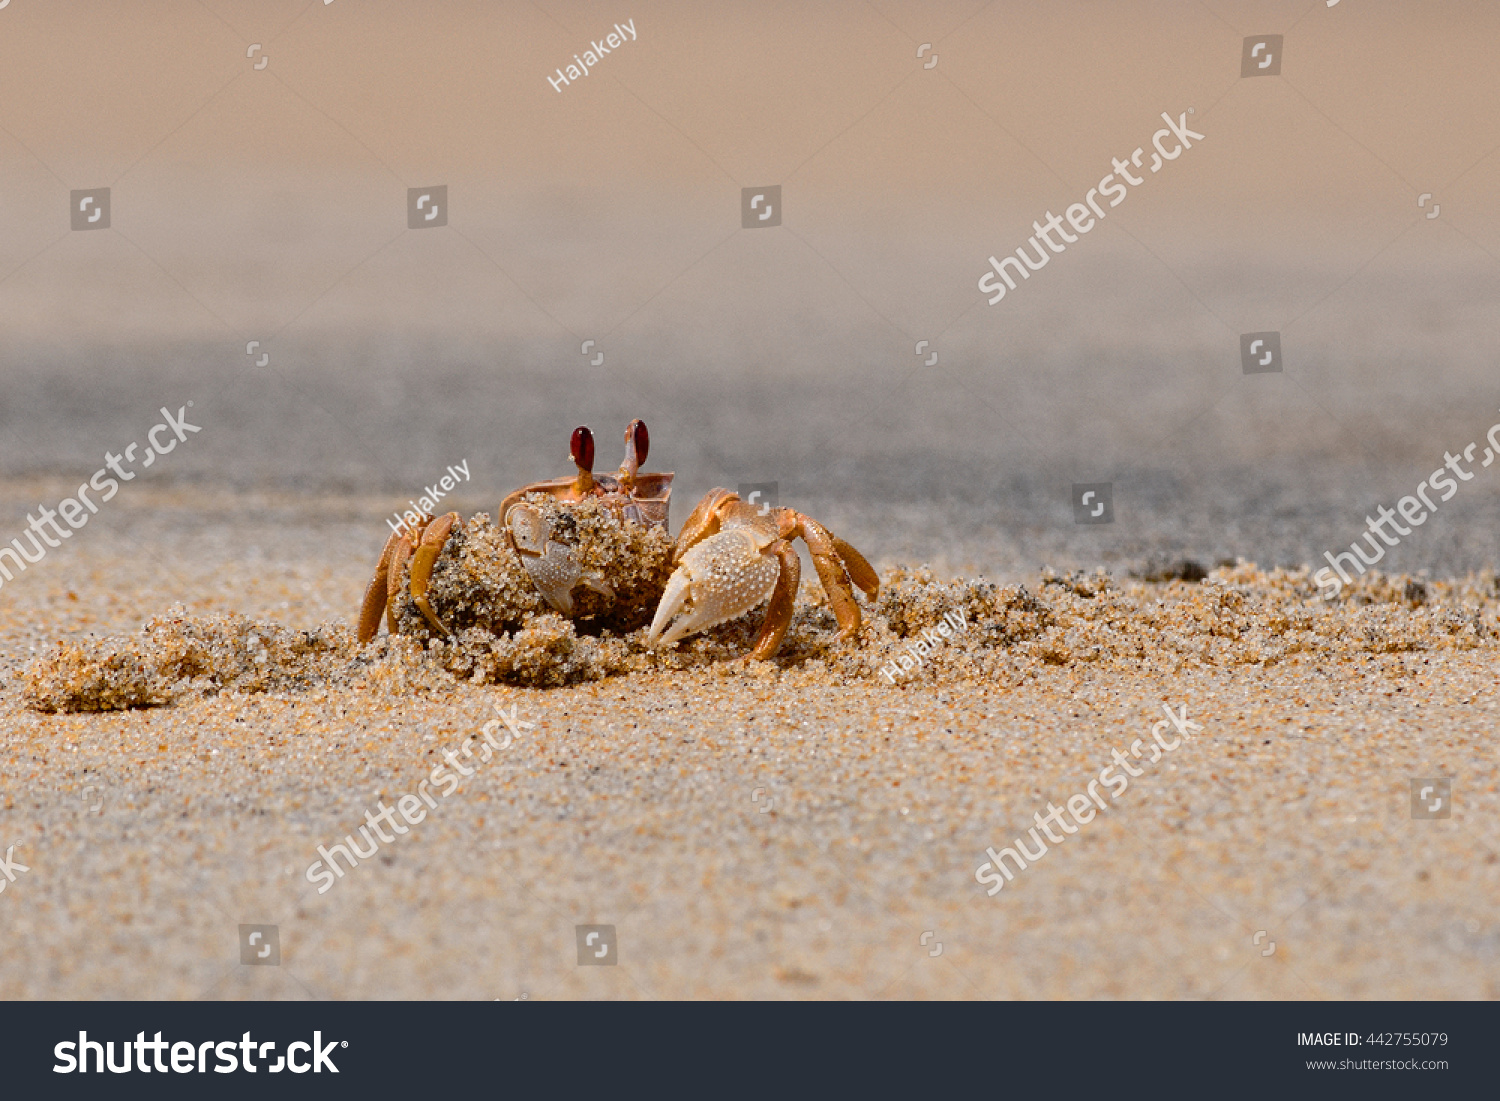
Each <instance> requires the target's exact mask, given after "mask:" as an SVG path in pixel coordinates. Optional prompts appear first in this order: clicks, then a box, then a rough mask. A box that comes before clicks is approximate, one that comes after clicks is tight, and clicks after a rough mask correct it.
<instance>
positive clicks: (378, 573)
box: [356, 531, 401, 646]
mask: <svg viewBox="0 0 1500 1101" xmlns="http://www.w3.org/2000/svg"><path fill="white" fill-rule="evenodd" d="M399 542H401V533H400V532H399V531H395V532H392V533H391V537H390V538H389V539H387V540H386V541H385V547H384V548H383V549H382V550H381V552H380V561H379V562H378V563H377V564H376V566H375V576H374V577H372V578H370V584H369V585H368V586H366V588H365V599H364V603H363V604H361V605H360V609H359V634H358V635H357V636H356V637H358V639H359V644H360V645H361V646H363V645H364V644H365V643H367V642H369V641H370V640H371V639H372V638H374V637H375V633H376V632H377V631H379V630H380V616H381V614H382V613H383V612H384V611H385V607H386V604H387V602H388V601H389V600H390V594H389V592H388V591H387V589H386V586H387V583H388V582H387V578H388V577H389V576H390V568H391V558H392V556H393V554H394V552H395V550H396V544H397V543H399Z"/></svg>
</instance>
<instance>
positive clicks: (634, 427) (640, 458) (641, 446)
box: [630, 421, 651, 463]
mask: <svg viewBox="0 0 1500 1101" xmlns="http://www.w3.org/2000/svg"><path fill="white" fill-rule="evenodd" d="M630 433H631V436H632V437H634V440H635V461H636V462H638V463H643V462H645V461H646V452H647V451H649V450H650V449H651V434H650V433H649V432H647V431H646V422H645V421H631V422H630Z"/></svg>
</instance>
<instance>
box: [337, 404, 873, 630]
mask: <svg viewBox="0 0 1500 1101" xmlns="http://www.w3.org/2000/svg"><path fill="white" fill-rule="evenodd" d="M649 446H650V437H649V435H648V434H647V431H646V425H645V424H644V422H642V421H639V420H636V421H632V422H631V423H630V426H629V427H628V428H627V429H626V430H625V460H624V462H622V463H621V465H620V469H619V470H618V471H616V472H615V473H614V474H613V475H609V474H599V475H596V474H594V473H593V466H594V438H593V435H592V433H591V432H590V431H589V430H588V428H586V427H580V428H577V429H575V430H574V432H573V436H572V441H571V446H570V448H569V453H570V456H571V458H572V461H573V464H574V466H575V468H576V473H575V474H574V475H572V476H571V477H562V478H554V479H552V480H550V481H545V482H536V483H533V484H531V485H527V486H523V487H522V488H520V489H518V490H516V491H515V492H514V493H511V494H510V495H509V496H507V497H506V498H505V500H504V501H502V502H501V504H500V508H499V510H498V511H497V513H496V515H497V517H498V518H499V521H500V528H501V530H502V531H503V533H504V542H505V547H504V548H500V549H501V553H502V554H503V551H504V550H505V549H508V550H509V551H510V552H512V553H513V554H514V555H515V556H516V558H518V559H519V561H520V563H521V565H522V566H524V567H525V576H526V577H527V578H529V581H530V584H531V585H532V586H533V587H534V588H535V591H536V592H537V593H538V594H539V595H540V596H541V598H542V600H543V601H545V602H546V605H547V606H548V607H550V608H552V609H553V610H555V611H557V612H558V613H560V614H562V615H564V616H567V617H569V618H574V617H576V616H579V615H587V614H590V613H589V609H594V610H597V609H598V608H600V607H601V606H608V604H609V603H610V602H612V601H613V600H614V598H615V585H614V584H612V578H611V570H610V568H609V565H608V564H606V565H605V568H602V569H600V568H592V569H591V568H587V567H585V566H584V565H583V564H581V563H580V561H579V551H578V548H577V547H575V546H574V545H572V544H570V542H569V541H568V537H569V535H570V534H571V533H572V530H571V529H572V528H573V525H574V516H575V514H576V515H578V516H580V517H581V516H582V513H579V512H578V509H579V508H580V507H582V508H585V509H593V510H594V511H595V513H596V514H597V512H598V511H599V510H602V511H603V512H605V513H607V514H608V516H609V517H611V518H612V520H611V522H612V523H613V522H618V524H622V525H629V526H634V528H637V529H657V528H659V529H661V531H662V532H666V530H667V511H668V507H669V504H670V500H671V495H672V479H673V477H674V475H672V474H648V473H643V472H641V470H640V465H641V463H643V462H644V461H645V459H646V454H647V451H648V448H649ZM463 527H464V525H463V521H462V520H461V519H460V517H459V515H458V513H456V512H451V513H448V514H447V515H445V516H441V517H436V518H434V517H432V516H427V515H424V516H422V517H421V518H420V519H419V520H418V522H417V523H416V524H415V525H413V526H412V527H411V528H409V529H407V530H405V531H402V532H398V533H395V534H393V535H392V536H391V537H390V538H389V539H388V540H386V544H385V547H384V549H383V550H382V551H381V555H380V561H379V563H378V565H377V566H376V568H375V575H374V577H373V578H371V580H370V584H369V587H368V588H367V589H366V591H365V597H364V602H363V605H362V606H361V609H360V616H359V627H358V639H359V642H360V644H361V645H363V644H364V643H367V642H369V641H370V640H371V639H373V638H374V637H375V635H376V633H377V632H378V631H379V629H380V620H381V616H382V613H384V616H385V619H386V623H387V627H388V629H389V630H390V632H391V633H392V634H397V633H399V631H400V627H399V624H398V617H397V606H398V604H399V603H400V602H401V600H402V597H403V594H404V593H405V594H409V595H410V598H411V602H412V604H414V605H415V606H416V608H417V609H418V610H419V611H420V612H421V615H422V618H423V619H424V620H425V621H426V623H427V624H428V625H429V626H430V627H431V628H432V629H435V630H436V632H437V633H438V634H439V635H441V636H444V637H447V636H449V635H451V633H452V632H450V631H449V629H448V627H447V626H446V625H445V624H444V622H443V620H442V619H441V618H440V616H439V613H438V610H437V609H436V608H435V607H433V605H432V602H431V599H430V596H431V593H432V580H433V571H434V568H435V566H436V565H437V563H438V560H439V558H440V556H442V554H443V549H444V547H445V546H446V545H447V544H448V542H449V539H450V537H451V536H453V535H454V533H455V532H457V531H462V530H463ZM657 538H660V537H657ZM798 538H800V539H802V540H803V542H804V543H806V544H807V547H808V550H809V552H810V553H811V555H812V560H813V565H814V567H815V568H816V570H817V573H818V578H819V580H820V581H821V583H822V586H823V590H824V592H825V593H826V594H827V597H828V602H829V606H830V607H831V608H832V610H833V613H834V617H835V618H836V620H837V621H838V625H839V631H838V634H837V638H838V639H839V640H844V639H848V638H852V637H853V636H854V635H855V634H856V633H858V631H859V628H860V624H861V622H862V618H861V615H860V610H859V603H858V601H857V600H856V598H855V596H854V589H855V587H858V588H859V589H860V590H861V591H863V592H864V593H865V595H866V596H867V597H868V598H869V599H871V600H873V599H875V597H876V595H877V593H878V592H879V580H878V578H877V577H876V574H875V571H874V569H873V568H871V566H870V564H869V563H868V562H867V561H866V560H865V558H864V556H863V555H861V554H860V553H859V551H857V550H855V549H854V548H853V547H852V546H850V545H849V544H848V543H846V542H844V541H843V540H842V539H839V538H838V537H837V536H835V535H834V534H833V533H832V532H830V531H829V530H828V529H827V528H825V527H824V526H823V525H822V524H820V523H818V521H816V520H814V519H813V518H812V517H810V516H806V515H804V514H802V513H800V512H797V511H795V510H794V509H790V508H771V507H769V506H764V505H763V506H760V507H759V508H757V507H756V506H755V505H752V504H747V503H745V502H743V501H741V500H740V498H739V496H738V495H737V494H735V493H731V492H730V491H729V490H727V489H715V490H712V491H711V492H710V493H709V494H708V495H707V496H705V497H704V498H703V499H702V500H701V501H700V502H699V503H698V506H697V507H696V508H694V509H693V512H692V514H691V515H690V516H689V517H688V519H687V523H686V524H685V525H684V526H683V528H682V531H681V532H680V533H679V534H678V537H677V539H676V541H675V542H674V543H671V544H670V549H669V551H668V550H667V547H666V545H665V540H662V541H661V542H660V543H658V544H656V546H658V547H661V549H662V553H661V555H660V558H661V561H660V565H661V566H662V569H661V571H660V572H658V573H656V574H654V575H652V576H654V580H653V581H652V582H651V588H650V591H649V593H647V596H648V597H649V599H650V602H651V603H654V604H655V606H656V611H655V615H654V617H653V618H652V619H651V621H650V626H649V629H648V630H647V633H646V643H647V645H648V646H652V647H657V648H663V649H665V648H668V647H671V646H674V645H676V643H677V642H679V641H680V640H682V639H684V638H686V637H688V636H689V635H694V634H698V633H700V632H702V631H706V630H708V629H709V628H710V627H714V626H717V625H718V624H720V623H725V622H727V621H729V620H732V619H736V618H738V617H740V616H742V615H744V614H745V613H746V612H749V611H751V610H752V609H754V608H755V607H757V606H759V605H760V604H762V603H764V602H765V601H766V599H767V597H769V598H770V604H769V606H768V610H767V612H766V618H765V621H764V623H763V624H762V625H761V628H760V632H759V634H758V635H757V636H756V638H755V641H754V643H753V645H752V647H751V651H750V654H749V656H750V657H751V658H753V659H765V658H769V657H771V656H772V655H774V654H775V653H776V651H777V650H778V649H779V648H780V646H781V642H782V639H783V638H784V637H785V635H786V632H787V628H788V627H789V626H790V625H791V621H792V611H793V607H794V604H795V601H796V596H797V587H798V583H799V581H800V578H801V566H800V563H799V561H798V558H797V551H796V548H795V547H794V546H793V543H792V541H793V540H794V539H798ZM652 553H653V554H654V553H656V552H655V551H653V552H652ZM627 557H628V556H627ZM408 563H409V564H410V574H409V577H408V575H407V572H406V571H407V566H408ZM626 565H629V566H631V567H639V566H640V565H641V563H630V562H625V563H622V562H621V561H620V560H619V559H618V558H616V559H615V560H614V566H615V577H614V581H615V582H618V581H619V580H620V575H621V574H624V573H627V572H634V573H637V574H638V573H639V572H640V570H639V569H638V568H635V569H634V570H633V571H631V570H626V569H625V568H624V567H625V566H626ZM668 566H669V567H671V571H672V572H671V574H670V576H667V577H665V582H664V583H663V581H662V577H663V576H664V575H665V572H666V568H667V567H668ZM580 587H581V588H582V589H583V590H584V592H583V593H579V592H578V590H579V589H580ZM580 597H581V598H582V599H581V600H580V599H579V598H580ZM527 599H531V598H527ZM411 614H415V613H411ZM411 622H413V621H411V620H408V624H410V623H411Z"/></svg>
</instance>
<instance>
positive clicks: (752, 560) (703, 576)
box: [646, 528, 781, 647]
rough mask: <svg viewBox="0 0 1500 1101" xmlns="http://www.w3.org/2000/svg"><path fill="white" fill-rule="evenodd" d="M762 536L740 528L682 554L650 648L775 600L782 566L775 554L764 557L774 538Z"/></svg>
mask: <svg viewBox="0 0 1500 1101" xmlns="http://www.w3.org/2000/svg"><path fill="white" fill-rule="evenodd" d="M763 538H764V537H759V538H758V537H757V534H756V533H755V532H752V531H750V530H746V529H744V528H737V529H735V530H732V531H725V532H720V533H719V534H718V535H714V536H710V537H709V538H707V539H705V540H703V542H701V543H699V544H697V545H696V546H694V547H693V548H692V549H691V550H689V551H688V552H687V553H686V554H685V555H683V557H682V563H681V564H680V565H679V566H678V567H677V569H675V570H674V571H673V572H672V576H671V578H670V579H669V580H668V581H667V588H666V591H665V592H664V593H663V594H662V598H661V603H660V604H659V605H657V608H656V618H655V619H653V620H652V621H651V629H650V631H649V632H648V633H647V635H646V644H647V645H648V646H661V647H667V646H671V645H673V644H674V643H676V642H677V641H678V640H680V639H683V638H686V637H687V636H688V635H694V634H697V633H698V632H699V631H706V630H708V628H710V627H713V626H716V625H717V624H720V623H723V622H725V621H726V620H730V619H734V618H736V617H737V616H742V615H744V614H745V613H746V612H748V611H749V610H750V609H751V608H754V607H755V606H756V605H757V604H760V603H761V602H762V601H764V600H765V599H766V597H768V596H770V595H771V592H772V590H773V589H774V588H775V587H776V579H777V577H778V576H779V574H780V570H781V567H780V562H779V559H778V558H777V557H776V556H775V555H768V554H766V553H765V547H766V545H768V544H769V543H770V542H771V541H772V540H773V539H774V536H772V537H771V538H770V539H764V541H763ZM679 613H681V615H680V616H679ZM674 618H675V619H676V622H673V619H674ZM669 623H671V627H670V628H668V626H667V625H668V624H669Z"/></svg>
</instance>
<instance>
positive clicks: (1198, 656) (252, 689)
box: [23, 524, 1500, 711]
mask: <svg viewBox="0 0 1500 1101" xmlns="http://www.w3.org/2000/svg"><path fill="white" fill-rule="evenodd" d="M497 538H498V533H496V532H495V531H494V529H493V528H492V527H489V526H488V525H487V524H481V525H471V528H470V531H469V532H468V533H467V534H466V536H465V537H464V538H461V539H458V540H455V542H454V544H453V545H452V546H450V548H449V549H448V551H447V552H446V553H445V556H444V562H445V563H446V565H440V567H439V569H438V570H437V571H436V573H435V575H434V581H435V586H434V589H435V601H434V602H435V604H436V606H437V607H438V608H439V609H440V612H441V613H442V614H444V615H445V616H446V615H450V614H451V615H452V616H453V620H452V622H451V623H450V625H451V626H453V627H454V629H455V632H456V633H455V634H454V635H453V636H452V637H450V638H448V639H442V638H437V637H430V636H428V632H426V631H425V630H424V629H422V628H424V627H425V624H424V623H423V621H422V620H421V617H420V614H419V613H417V612H416V611H415V609H414V608H412V607H411V606H410V602H409V601H407V602H405V603H404V605H403V608H402V610H401V623H402V626H403V628H404V629H410V630H412V631H413V634H412V636H410V637H397V638H392V637H389V636H381V637H380V638H377V639H376V640H375V641H373V642H372V643H370V644H369V645H368V646H366V647H364V648H363V649H361V648H360V647H358V646H357V644H356V643H355V641H354V639H353V636H352V634H351V632H350V630H349V629H348V627H347V626H345V625H343V624H339V623H330V624H325V625H323V626H321V627H319V628H318V629H316V630H314V631H305V632H304V631H291V630H288V629H286V628H284V627H280V626H278V625H276V624H266V623H255V622H251V621H250V620H248V619H246V618H244V617H242V616H237V615H227V616H209V617H190V616H187V615H185V614H181V612H180V610H179V611H178V612H176V613H172V612H169V613H168V614H167V615H165V616H159V617H157V618H155V619H153V620H151V622H150V623H148V624H147V625H146V626H145V628H144V629H143V630H142V631H141V633H140V634H138V635H132V636H126V637H115V638H106V639H88V640H85V641H82V642H77V641H69V642H61V643H58V644H57V645H56V647H54V649H53V650H52V651H51V652H49V653H47V654H44V655H43V656H41V657H39V658H38V659H37V660H35V661H34V662H33V663H32V664H31V665H30V666H29V667H28V669H27V670H26V672H25V674H24V678H23V679H24V684H25V701H26V705H27V706H28V707H30V708H32V709H34V710H39V711H105V710H116V709H124V708H133V707H151V706H162V705H167V704H171V703H174V702H177V701H180V700H187V699H192V698H201V697H203V696H208V695H216V694H220V693H231V694H234V693H240V694H249V693H264V692H271V691H290V692H298V691H306V690H308V689H310V688H313V687H315V686H320V685H330V684H333V685H341V686H347V687H350V688H353V689H355V690H381V691H392V692H405V693H409V692H412V691H434V692H441V691H442V690H443V687H444V685H445V684H452V678H453V677H458V678H462V679H464V680H467V681H471V682H474V683H481V684H485V683H491V684H514V685H523V686H530V687H552V686H561V685H568V684H576V683H581V682H585V681H591V680H598V679H601V678H604V677H611V676H622V675H631V674H645V673H662V672H671V671H674V670H686V669H693V668H701V667H704V666H721V667H722V668H723V670H724V672H725V675H743V676H764V675H765V674H766V672H767V670H768V669H771V670H775V669H780V670H784V671H800V673H801V674H802V675H804V676H807V677H812V678H816V679H820V680H827V681H828V682H829V683H833V684H840V685H848V686H852V685H855V684H858V683H861V682H865V683H879V684H888V683H894V684H929V685H941V684H945V683H965V682H973V681H976V680H978V681H984V682H999V683H1002V684H1009V685H1017V684H1020V683H1022V682H1023V681H1024V680H1026V679H1028V678H1029V677H1032V676H1035V675H1036V672H1037V671H1038V670H1039V669H1040V668H1042V667H1045V666H1073V665H1083V664H1093V665H1097V666H1102V667H1107V668H1112V669H1120V670H1133V671H1137V672H1161V673H1168V674H1175V673H1180V672H1181V671H1183V670H1184V669H1185V668H1192V667H1234V666H1262V667H1265V666H1272V665H1276V664H1278V663H1283V662H1295V661H1306V660H1329V659H1339V658H1345V657H1350V656H1354V655H1359V654H1369V653H1394V652H1402V651H1443V650H1470V649H1475V648H1493V647H1496V637H1497V634H1496V632H1497V630H1500V619H1497V611H1500V589H1497V583H1496V579H1495V577H1494V576H1492V575H1490V574H1487V573H1486V574H1481V575H1478V576H1471V577H1469V578H1467V579H1464V580H1461V581H1452V582H1433V581H1428V580H1425V579H1421V578H1413V577H1407V576H1391V577H1386V576H1383V575H1380V574H1377V573H1371V574H1368V575H1366V576H1365V577H1363V578H1360V579H1358V580H1357V581H1356V582H1355V583H1354V584H1353V585H1351V586H1349V587H1347V588H1346V589H1345V590H1344V592H1343V593H1342V594H1341V596H1340V597H1339V599H1338V600H1336V601H1334V602H1331V603H1329V602H1324V601H1322V600H1320V599H1319V598H1318V596H1317V587H1316V586H1315V585H1314V584H1313V583H1312V581H1311V579H1310V577H1309V576H1308V573H1307V571H1306V570H1294V571H1286V570H1276V571H1271V572H1266V571H1262V570H1259V569H1258V568H1256V567H1255V566H1254V565H1252V564H1247V563H1241V564H1239V565H1236V566H1233V567H1226V568H1221V569H1217V570H1214V571H1212V572H1211V573H1209V574H1208V576H1207V577H1206V578H1204V579H1202V580H1201V581H1183V580H1171V581H1168V582H1165V583H1154V582H1144V581H1132V582H1129V583H1126V584H1124V585H1123V586H1122V585H1120V584H1117V583H1116V582H1115V581H1114V580H1113V579H1112V578H1110V577H1109V576H1108V575H1106V574H1104V573H1102V572H1101V573H1097V574H1093V575H1085V574H1081V573H1080V574H1072V575H1066V576H1063V575H1058V574H1055V573H1052V572H1051V571H1044V572H1043V573H1042V575H1041V577H1040V580H1039V583H1038V584H1037V585H1036V586H1035V589H1034V591H1033V589H1032V588H1031V587H1028V586H1025V585H1005V586H1001V585H996V584H994V583H991V582H988V581H985V580H984V579H982V578H979V579H959V580H953V581H940V580H938V579H937V578H936V577H935V576H934V575H933V573H932V572H931V571H930V570H928V569H926V568H925V567H924V568H920V569H904V568H896V569H894V570H891V571H890V572H889V573H888V574H887V575H886V576H885V577H884V578H883V579H882V588H881V593H880V596H879V598H878V599H877V600H876V601H875V602H874V604H873V605H867V606H866V617H865V625H864V627H863V629H862V630H861V632H860V636H859V638H858V639H857V640H855V641H853V642H850V643H837V642H835V641H834V633H835V631H836V629H837V624H836V622H835V620H834V617H833V614H832V612H831V611H830V610H829V609H828V607H827V606H826V602H825V600H824V598H823V594H822V591H821V589H819V588H818V587H817V584H816V582H815V581H813V580H811V579H806V580H805V581H804V584H803V587H802V590H801V592H800V594H799V599H798V604H797V609H796V613H795V616H794V619H793V622H792V626H791V629H790V631H789V632H788V634H787V637H786V641H785V643H784V644H783V646H782V649H781V652H780V653H779V654H778V655H777V656H776V658H775V659H774V661H773V662H772V663H770V665H769V666H764V665H760V666H759V667H757V665H758V664H759V663H756V664H752V663H749V662H746V661H745V660H743V659H744V655H745V653H746V652H747V651H748V650H749V647H750V643H751V640H752V638H753V637H754V634H755V632H756V630H758V628H759V626H760V621H761V616H762V614H763V609H762V610H761V611H758V612H752V613H751V614H749V615H747V616H745V617H743V618H742V619H740V620H737V621H735V622H733V623H728V624H724V625H722V626H720V627H718V628H715V629H714V630H712V631H709V632H707V633H706V634H704V635H702V636H699V637H697V638H694V639H690V640H688V641H687V642H685V643H683V644H682V645H680V646H678V647H677V648H676V649H673V650H670V651H665V652H660V651H653V650H649V649H647V648H646V646H645V642H644V638H645V630H644V628H640V627H636V628H635V629H632V630H615V629H612V628H611V627H609V626H607V625H606V622H605V620H607V617H596V618H595V619H594V620H580V621H571V620H567V619H564V618H563V617H561V616H558V615H556V614H555V613H552V612H550V611H547V610H545V605H543V604H542V602H541V601H540V600H539V599H538V598H536V597H535V595H534V593H531V592H529V590H523V589H522V588H521V586H522V585H523V579H524V576H525V575H524V570H523V569H522V568H521V567H520V565H519V564H518V563H514V562H513V561H512V562H510V563H509V564H507V562H506V559H505V558H504V557H503V556H502V555H498V554H490V553H488V551H492V550H494V549H495V548H493V547H487V546H486V545H485V541H486V540H494V539H497ZM480 550H484V551H486V553H484V554H480V553H478V552H479V551H480ZM486 571H488V572H486ZM527 600H529V601H530V602H531V603H530V606H529V607H530V610H527V611H522V612H520V613H519V614H517V613H516V611H515V610H514V609H515V605H517V604H522V603H525V602H526V601H527ZM638 611H639V609H638V608H635V609H632V610H631V613H630V615H631V618H638ZM492 624H494V625H495V626H493V627H492V626H491V625H492Z"/></svg>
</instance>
